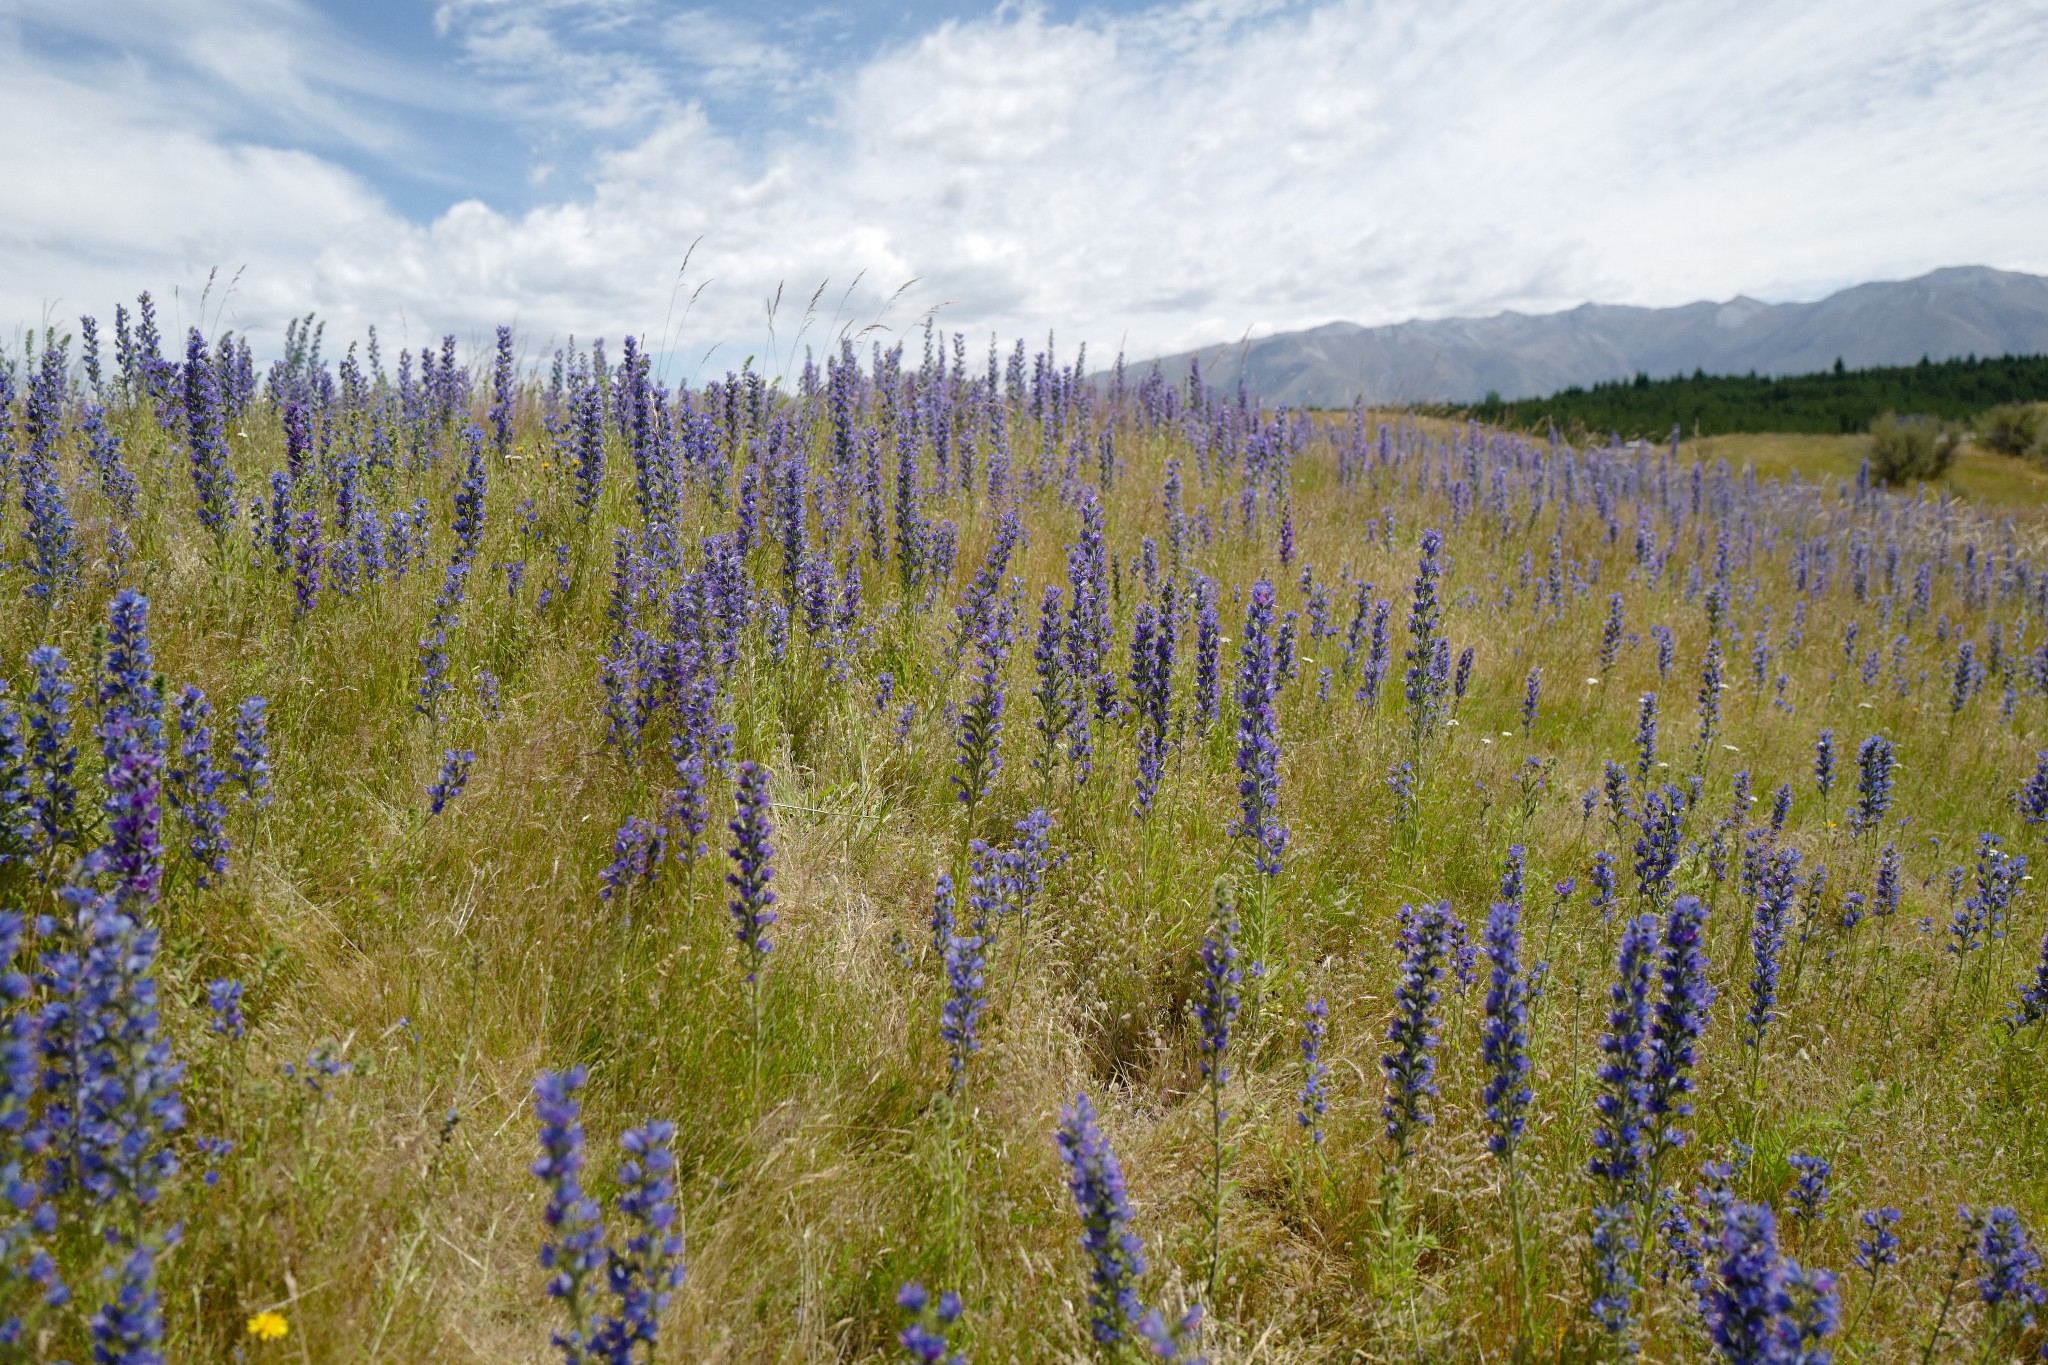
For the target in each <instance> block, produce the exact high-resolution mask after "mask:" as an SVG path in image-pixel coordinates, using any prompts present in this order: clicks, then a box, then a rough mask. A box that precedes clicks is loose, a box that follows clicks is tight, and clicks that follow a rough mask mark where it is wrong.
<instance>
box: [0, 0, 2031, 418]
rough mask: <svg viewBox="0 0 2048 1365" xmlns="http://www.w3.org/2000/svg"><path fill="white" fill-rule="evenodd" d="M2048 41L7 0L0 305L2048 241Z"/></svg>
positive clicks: (1734, 10) (1892, 254)
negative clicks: (143, 294) (144, 295)
mask: <svg viewBox="0 0 2048 1365" xmlns="http://www.w3.org/2000/svg"><path fill="white" fill-rule="evenodd" d="M2044 72H2048V0H1945V2H1944V0H1659V3H1620V2H1619V0H1416V2H1414V3H1409V2H1406V0H1322V2H1320V3H1316V2H1311V0H1299V2H1297V0H1177V2H1176V0H1169V2H1168V3H1157V4H1083V3H1069V2H1068V0H1060V2H1059V3H1044V4H1019V3H1005V4H1002V5H1000V6H991V5H990V4H987V3H979V4H977V3H968V2H967V0H828V2H827V3H820V4H811V3H808V0H797V3H793V4H778V3H774V2H773V0H754V2H753V3H709V4H687V3H660V2H659V0H440V2H439V3H433V0H93V3H91V4H80V3H77V0H0V126H4V127H6V128H7V129H8V130H9V132H10V135H9V136H8V137H6V138H5V139H0V334H4V335H5V336H8V337H12V336H15V335H16V334H17V329H18V328H19V327H22V326H40V325H45V324H51V323H54V324H57V325H60V326H70V325H74V324H75V320H76V318H77V317H78V316H79V315H80V314H84V313H91V314H94V315H97V316H99V317H101V318H103V319H104V318H110V317H111V315H112V312H113V308H114V305H115V304H116V303H117V302H119V301H121V300H124V299H132V298H133V296H134V295H135V293H136V292H137V291H139V290H142V289H149V290H151V291H152V292H153V293H154V294H155V296H156V297H157V298H158V299H159V301H160V303H159V307H160V311H161V313H162V314H163V316H164V318H165V320H166V323H167V326H176V327H183V326H186V325H191V324H195V323H196V324H198V325H201V326H202V327H204V328H205V329H206V330H207V331H208V332H209V334H211V333H215V332H217V331H219V330H221V329H223V328H232V329H235V330H238V331H242V332H246V333H247V334H249V335H250V336H252V337H254V338H256V339H257V342H258V345H259V350H261V349H265V348H274V346H275V345H276V343H277V341H278V339H279V338H280V337H281V334H282V329H283V326H284V324H285V322H286V321H287V320H288V319H289V318H292V317H294V316H300V315H303V314H306V313H308V312H316V313H318V314H319V315H320V316H321V317H322V318H324V319H327V320H328V323H329V333H330V335H335V334H336V333H340V334H343V335H353V334H357V333H359V332H360V330H361V329H362V328H363V327H365V326H367V325H372V324H374V325H376V326H377V327H378V330H379V333H380V337H381V338H382V340H383V344H384V347H385V350H386V351H387V353H389V352H393V351H395V350H397V349H398V348H399V347H401V346H414V347H416V346H418V345H419V344H420V343H421V342H422V341H423V340H428V339H430V338H433V337H437V336H439V335H440V334H442V333H446V332H453V333H455V334H457V335H458V336H459V337H461V338H462V339H463V340H464V341H465V342H473V341H475V340H477V339H481V338H486V337H488V335H489V331H490V329H491V328H492V327H493V326H495V325H497V324H500V323H509V324H511V325H513V326H514V327H515V328H516V330H517V334H518V336H519V339H520V340H519V344H520V347H521V349H522V352H523V353H525V354H527V355H529V356H535V357H537V356H540V355H543V354H545V353H546V352H547V351H549V350H550V349H552V348H553V347H554V346H557V345H560V344H562V343H563V341H564V340H565V339H566V338H568V337H569V336H571V335H574V336H576V337H577V338H579V339H583V340H587V339H589V338H592V337H596V336H605V337H609V338H613V339H614V340H616V339H617V338H619V337H621V336H624V335H627V334H634V335H638V336H641V337H643V338H648V339H649V345H650V349H652V350H654V351H655V352H656V353H657V355H659V356H661V357H663V358H664V363H665V365H666V366H667V367H668V368H669V373H670V377H671V378H690V377H696V378H698V379H702V378H706V377H710V376H712V375H716V374H720V373H722V372H723V371H724V370H726V369H729V368H737V367H738V366H739V364H740V362H741V361H742V360H743V359H745V358H747V357H750V356H751V357H753V358H754V363H755V365H756V366H757V367H760V368H765V369H767V370H769V371H771V372H774V371H787V370H788V369H790V368H792V367H794V366H798V365H800V364H801V357H802V351H803V348H805V347H807V346H809V347H815V348H818V349H820V350H822V349H826V348H829V347H832V346H834V345H836V344H837V338H839V337H841V336H858V337H860V338H862V342H863V345H864V346H865V343H866V341H868V340H872V339H881V340H884V341H887V340H890V339H893V338H900V337H904V336H906V335H911V334H913V333H915V332H916V330H917V329H919V328H920V327H921V326H922V325H923V323H924V321H925V320H926V319H927V318H931V319H935V320H936V322H937V324H938V326H940V327H941V328H946V329H957V330H960V331H964V332H967V333H968V334H969V335H970V336H972V337H974V338H976V339H977V340H976V347H977V348H979V347H980V346H983V345H985V344H986V343H985V338H986V337H987V336H988V335H989V334H990V333H991V332H994V333H999V334H1000V335H1001V336H1002V337H1003V338H1004V339H1005V345H1006V347H1007V342H1008V339H1009V338H1011V337H1014V336H1018V335H1026V336H1030V337H1032V338H1033V344H1034V346H1036V345H1039V344H1042V342H1043V338H1044V337H1045V336H1046V334H1047V333H1048V332H1054V333H1056V335H1057V337H1058V342H1059V346H1060V348H1061V354H1062V357H1063V358H1068V357H1070V356H1071V354H1072V348H1073V347H1074V346H1075V345H1077V344H1079V343H1082V342H1086V343H1087V345H1088V346H1089V348H1090V351H1089V354H1090V358H1091V360H1107V359H1108V357H1109V356H1111V355H1113V354H1114V353H1115V352H1116V351H1117V350H1119V349H1123V350H1125V351H1127V352H1128V353H1129V354H1130V355H1131V356H1132V357H1134V358H1136V357H1141V356H1147V355H1153V354H1160V353H1164V352H1171V351H1176V350H1183V349H1188V348H1191V347H1194V346H1198V345H1208V344H1214V343H1218V342H1228V341H1233V340H1236V339H1237V338H1239V337H1241V336H1245V335H1252V336H1259V335H1265V334H1268V333H1272V332H1278V331H1288V330H1293V329H1296V328H1301V327H1311V326H1316V325H1320V324H1322V323H1326V322H1330V321H1333V320H1348V321H1353V322H1359V323H1365V324H1375V323H1385V322H1395V321H1401V320H1404V319H1407V318H1414V317H1446V316H1470V315H1489V314H1493V313H1497V312H1499V311H1501V310H1503V309H1517V310H1521V311H1525V312H1545V311H1552V310H1555V309H1560V308H1568V307H1572V306H1574V305H1577V304H1579V303H1583V302H1588V301H1597V302H1603V303H1634V304H1644V305H1653V306H1663V305H1672V304H1679V303H1685V302H1690V301H1693V300H1695V299H1701V298H1715V299H1721V298H1728V297H1732V296H1734V295H1736V294H1748V295H1751V296H1754V297H1759V298H1765V299H1771V300H1781V299H1810V298H1818V297H1821V296H1822V295H1825V294H1827V293H1829V292H1832V291H1833V290H1835V289H1837V288H1840V287H1843V286H1845V285H1849V284H1854V283H1859V282H1862V281H1865V280H1873V279H1901V278H1908V277H1911V276H1913V275H1918V274H1921V273H1924V272H1925V271H1928V270H1931V269H1935V268H1938V267H1940V266H1945V265H1991V266H1997V267H2001V268H2004V269H2011V270H2025V271H2033V272H2041V273H2048V227H2044V225H2048V135H2044V134H2043V132H2042V131H2041V130H2042V129H2044V128H2048V76H2044V75H2043V73H2044ZM210 276H211V277H212V279H213V283H212V285H211V288H210V289H209V287H208V280H209V277H210ZM917 344H918V343H916V342H915V341H913V343H912V345H913V349H915V348H916V346H917Z"/></svg>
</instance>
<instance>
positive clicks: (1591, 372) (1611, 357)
mask: <svg viewBox="0 0 2048 1365" xmlns="http://www.w3.org/2000/svg"><path fill="white" fill-rule="evenodd" d="M2040 354H2048V278H2043V277H2041V276H2039V275H2021V274H2016V273H2014V272H2012V271H2006V270H1992V269H1990V268H1988V267H1985V266H1954V267H1951V268H1949V269H1945V270H1937V271H1934V272H1933V273H1932V274H1928V275H1922V276H1921V277H1920V278H1918V279H1914V280H1901V281H1894V282H1885V283H1878V284H1859V285H1856V286H1854V287H1853V288H1849V289H1844V290H1842V291H1841V292H1840V293H1837V294H1830V295H1829V296H1828V297H1826V298H1824V299H1821V300H1820V301H1819V302H1817V303H1763V302H1760V301H1759V300H1756V299H1752V298H1745V297H1737V298H1733V299H1730V300H1729V301H1728V302H1726V303H1689V304H1686V305H1684V306H1683V307H1680V308H1630V307H1623V306H1619V305H1615V304H1600V303H1589V304H1584V305H1582V306H1580V307H1578V308H1573V309H1570V310H1568V311H1566V312H1562V313H1544V314H1538V315H1533V316H1532V315H1530V314H1527V313H1501V314H1498V315H1497V316H1494V317H1490V318H1444V319H1441V320H1439V321H1434V322H1403V323H1397V324H1395V325H1393V326H1391V327H1360V326H1358V325H1357V324H1355V323H1349V322H1333V323H1330V324H1329V325H1327V326H1323V327H1316V328H1311V329H1310V330H1308V331H1305V332H1284V333H1281V334H1280V335H1277V336H1269V337H1261V338H1259V339H1258V340H1256V341H1253V342H1250V343H1249V344H1226V345H1220V346H1210V347H1205V348H1203V349H1202V350H1200V351H1194V352H1185V353H1183V354H1180V355H1175V356H1167V357H1164V358H1162V360H1161V362H1160V364H1161V367H1162V368H1163V369H1164V371H1165V372H1166V373H1167V374H1168V375H1169V376H1172V377H1174V378H1178V377H1180V376H1182V375H1184V374H1186V373H1187V368H1188V361H1189V359H1190V357H1192V356H1199V357H1200V358H1201V362H1202V376H1203V378H1204V379H1205V380H1207V381H1208V382H1209V383H1211V384H1214V385H1220V386H1223V387H1227V388H1234V387H1236V385H1237V379H1238V371H1239V368H1240V365H1242V368H1243V370H1244V373H1245V378H1246V380H1247V382H1248V383H1249V386H1250V387H1251V389H1252V390H1253V391H1254V392H1255V393H1257V394H1258V395H1259V396H1261V397H1262V398H1264V399H1265V400H1266V401H1267V402H1269V403H1285V404H1290V405H1294V406H1307V407H1346V406H1349V405H1350V404H1352V403H1354V402H1356V401H1358V399H1360V398H1361V397H1362V398H1364V399H1365V400H1366V401H1367V402H1371V403H1428V402H1454V403H1469V402H1476V401H1478V400H1480V399H1482V398H1484V397H1485V396H1486V395H1487V394H1489V393H1495V394H1498V395H1499V396H1500V397H1502V398H1505V399H1518V398H1535V397H1541V396H1543V395H1545V394H1551V393H1555V392H1557V391H1558V390H1559V389H1564V388H1569V387H1570V386H1572V385H1575V384H1576V385H1582V386H1583V385H1591V384H1597V383H1602V382H1605V381H1610V380H1617V379H1630V378H1633V377H1634V376H1635V375H1637V374H1638V373H1642V374H1648V375H1650V376H1651V377H1653V378H1659V379H1661V378H1668V377H1669V376H1672V375H1677V374H1688V375H1689V374H1691V373H1693V371H1695V370H1705V371H1706V372H1707V373H1708V374H1748V373H1750V372H1752V371H1754V372H1755V373H1757V374H1763V375H1787V374H1807V373H1811V372H1813V371H1816V370H1823V369H1828V368H1830V367H1832V366H1833V365H1834V363H1835V361H1836V360H1838V359H1839V360H1841V361H1842V362H1843V363H1844V364H1846V365H1848V366H1849V367H1850V368H1852V369H1857V368H1862V367H1866V366H1873V365H1910V364H1913V363H1915V362H1916V361H1918V360H1919V359H1920V358H1921V357H1922V356H1927V357H1930V358H1932V359H1935V360H1945V359H1950V358H1954V357H1959V356H1966V355H1977V356H1997V355H2040ZM1137 368H1138V369H1139V370H1140V371H1141V372H1142V370H1143V369H1145V368H1148V367H1147V366H1142V365H1141V366H1139V367H1137Z"/></svg>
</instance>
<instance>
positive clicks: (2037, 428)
mask: <svg viewBox="0 0 2048 1365" xmlns="http://www.w3.org/2000/svg"><path fill="white" fill-rule="evenodd" d="M2042 425H2043V423H2042V409H2041V408H2040V407H2039V406H2037V405H2035V404H2031V403H2001V404H1999V405H1998V406H1997V407H1995V408H1993V409H1991V411H1989V412H1987V413H1985V414H1984V415H1983V416H1982V417H1980V418H1978V419H1977V441H1978V443H1979V444H1980V445H1982V446H1984V447H1985V448H1986V449H1987V450H1995V451H1997V452H1998V453H1999V454H2001V455H2036V454H2041V453H2043V452H2042V449H2041V428H2042Z"/></svg>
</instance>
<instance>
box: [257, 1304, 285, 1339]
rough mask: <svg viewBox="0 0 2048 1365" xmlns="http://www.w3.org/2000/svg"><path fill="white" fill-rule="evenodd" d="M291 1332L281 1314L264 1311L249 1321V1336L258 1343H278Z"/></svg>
mask: <svg viewBox="0 0 2048 1365" xmlns="http://www.w3.org/2000/svg"><path fill="white" fill-rule="evenodd" d="M291 1330H292V1325H291V1324H290V1323H288V1322H286V1321H285V1320H284V1314H282V1313H275V1312H270V1311H267V1310H266V1311H264V1312H261V1313H258V1314H257V1315H256V1316H255V1317H253V1318H250V1319H249V1335H250V1336H252V1337H254V1338H256V1339H257V1340H258V1341H280V1340H282V1339H283V1338H284V1336H285V1334H286V1333H288V1332H290V1331H291Z"/></svg>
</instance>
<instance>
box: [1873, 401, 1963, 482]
mask: <svg viewBox="0 0 2048 1365" xmlns="http://www.w3.org/2000/svg"><path fill="white" fill-rule="evenodd" d="M1961 444H1962V433H1961V432H1959V431H1958V430H1956V428H1954V427H1952V426H1950V425H1948V424H1947V423H1945V422H1938V421H1936V420H1934V419H1933V418H1931V417H1900V416H1899V415H1897V414H1896V413H1890V412H1888V413H1886V414H1884V416H1882V417H1880V418H1878V419H1877V420H1876V421H1874V422H1872V423H1871V424H1870V467H1871V470H1872V472H1874V473H1875V474H1876V475H1877V476H1878V477H1879V478H1880V479H1882V480H1884V481H1885V482H1886V483H1906V482H1909V481H1912V480H1916V479H1938V478H1940V477H1941V476H1942V475H1943V474H1946V473H1947V472H1948V468H1949V466H1950V465H1952V464H1954V463H1955V461H1956V449H1957V447H1959V446H1960V445H1961Z"/></svg>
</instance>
